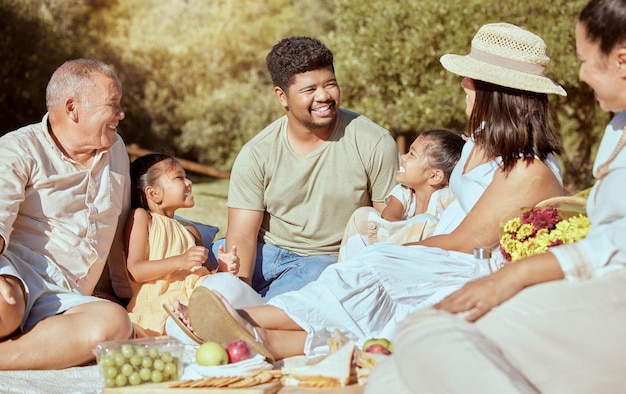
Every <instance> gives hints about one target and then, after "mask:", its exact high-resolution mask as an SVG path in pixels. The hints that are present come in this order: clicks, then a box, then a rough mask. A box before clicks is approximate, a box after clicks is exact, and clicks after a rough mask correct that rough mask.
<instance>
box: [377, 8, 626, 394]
mask: <svg viewBox="0 0 626 394" xmlns="http://www.w3.org/2000/svg"><path fill="white" fill-rule="evenodd" d="M576 49H577V54H578V57H579V59H580V61H581V65H580V72H579V76H580V79H581V80H582V81H583V82H586V83H587V84H589V85H590V86H591V88H592V89H593V90H594V91H595V94H596V98H597V100H598V102H599V103H600V106H601V107H602V109H604V110H605V111H611V112H616V113H618V114H617V115H616V116H615V117H614V118H613V120H611V122H610V123H609V125H608V126H607V128H606V130H605V133H604V137H603V139H602V142H601V143H600V147H599V149H598V153H597V157H596V160H595V164H594V168H593V175H594V176H595V177H596V178H597V181H596V183H595V185H594V187H593V188H592V190H591V192H590V194H589V198H588V202H587V214H588V216H589V219H590V221H591V223H592V226H591V230H590V231H589V233H588V235H587V237H586V238H585V239H583V240H580V241H578V242H575V243H572V244H568V245H560V246H556V247H552V248H550V251H549V252H546V253H544V254H541V255H536V256H532V257H528V258H525V259H522V260H519V261H517V262H515V264H511V265H507V266H505V267H504V268H503V269H501V270H500V271H498V272H496V273H494V274H492V275H489V276H487V277H485V278H482V279H479V280H477V281H475V282H472V283H469V284H467V285H466V286H464V287H463V288H462V289H461V290H459V291H457V292H455V293H453V294H452V295H451V296H449V297H448V298H446V299H445V300H444V301H443V302H441V303H440V304H438V305H437V306H436V307H435V308H434V309H432V310H427V311H422V312H419V313H416V314H414V315H412V316H410V317H409V318H408V319H407V320H406V321H405V322H404V323H402V324H401V325H400V327H399V328H398V331H397V334H396V338H395V340H396V342H395V343H394V346H395V348H396V349H398V351H397V352H396V353H395V354H394V355H393V356H392V357H390V358H389V359H388V360H387V361H386V362H384V363H383V364H381V365H380V366H379V367H378V368H377V369H376V370H375V371H374V374H373V375H372V376H370V380H369V383H370V385H369V387H368V390H366V392H372V393H379V392H382V390H383V389H384V390H387V391H389V392H393V393H408V392H422V393H438V392H441V393H460V392H468V391H471V392H476V393H537V392H541V393H556V392H558V393H568V394H571V393H623V392H626V378H624V360H626V335H624V327H626V269H625V268H626V243H624V238H623V237H624V233H626V204H625V201H626V200H624V197H623V194H624V181H625V180H626V149H624V146H625V145H626V0H592V1H591V2H589V3H588V4H587V5H586V6H585V8H584V9H583V10H582V12H581V13H580V15H579V17H578V24H577V27H576ZM457 314H461V315H460V316H465V318H464V319H463V318H459V315H457ZM420 355H424V357H420Z"/></svg>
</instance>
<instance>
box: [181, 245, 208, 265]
mask: <svg viewBox="0 0 626 394" xmlns="http://www.w3.org/2000/svg"><path fill="white" fill-rule="evenodd" d="M180 257H181V262H182V267H181V268H182V269H186V270H193V269H194V268H196V267H201V266H202V265H203V264H204V262H205V261H206V260H207V258H209V250H208V249H207V248H205V247H204V246H192V247H191V248H189V250H188V251H186V252H185V253H183V254H182V255H181V256H180Z"/></svg>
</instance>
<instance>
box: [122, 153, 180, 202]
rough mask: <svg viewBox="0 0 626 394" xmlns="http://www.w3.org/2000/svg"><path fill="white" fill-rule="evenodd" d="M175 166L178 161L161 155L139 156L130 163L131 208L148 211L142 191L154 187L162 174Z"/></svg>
mask: <svg viewBox="0 0 626 394" xmlns="http://www.w3.org/2000/svg"><path fill="white" fill-rule="evenodd" d="M157 164H159V165H157ZM177 164H178V160H176V159H175V158H174V157H172V156H170V155H166V154H163V153H151V154H148V155H145V156H141V157H139V158H137V159H135V160H134V161H133V162H132V163H130V183H131V188H130V190H131V192H130V198H131V207H132V208H143V209H145V210H147V211H149V207H148V201H146V196H145V193H144V190H146V187H148V186H154V185H155V184H156V181H157V179H158V178H159V177H160V176H161V175H162V174H163V172H165V171H167V170H169V169H171V168H173V167H174V166H176V165H177Z"/></svg>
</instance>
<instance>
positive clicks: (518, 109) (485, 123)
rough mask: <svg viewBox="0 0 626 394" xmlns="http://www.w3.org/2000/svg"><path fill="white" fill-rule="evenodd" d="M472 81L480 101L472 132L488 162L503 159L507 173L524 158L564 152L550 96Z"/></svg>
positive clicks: (475, 103)
mask: <svg viewBox="0 0 626 394" xmlns="http://www.w3.org/2000/svg"><path fill="white" fill-rule="evenodd" d="M472 81H473V82H474V89H475V90H476V100H475V102H474V108H473V110H472V114H471V116H470V119H469V122H468V132H469V133H470V134H473V135H474V140H475V142H476V144H478V145H480V146H481V147H482V148H483V149H484V150H485V154H486V155H487V158H488V159H495V158H496V157H498V156H500V157H501V158H502V170H503V171H504V172H509V171H511V170H512V169H513V167H515V163H516V162H517V160H519V159H520V158H522V157H523V158H526V159H527V160H530V159H532V158H538V159H540V160H545V159H546V158H547V157H548V155H549V154H550V153H553V154H559V153H561V145H560V142H559V139H558V138H557V136H556V134H555V133H554V131H553V129H552V127H551V119H550V117H551V116H552V114H551V112H550V110H549V106H548V95H547V94H545V93H533V92H528V91H524V90H517V89H511V88H505V87H502V86H499V85H494V84H491V83H487V82H483V81H478V80H472ZM479 130H480V131H479Z"/></svg>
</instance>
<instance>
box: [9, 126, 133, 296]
mask: <svg viewBox="0 0 626 394" xmlns="http://www.w3.org/2000/svg"><path fill="white" fill-rule="evenodd" d="M47 124H48V115H47V114H46V115H45V116H44V117H43V120H42V121H41V123H38V124H33V125H29V126H26V127H23V128H21V129H19V130H16V131H14V132H10V133H8V134H5V135H4V136H2V137H1V138H0V174H1V175H0V190H1V191H2V192H1V193H0V236H2V237H3V238H4V240H5V244H6V246H5V251H3V252H4V254H5V257H7V258H8V259H9V260H10V261H11V263H12V264H13V265H14V266H19V264H28V261H23V260H22V259H21V258H20V256H23V255H24V254H23V253H21V252H20V250H23V248H24V247H26V248H28V249H30V250H32V251H34V252H36V253H37V254H38V255H40V256H41V258H42V259H45V260H46V261H47V262H48V264H50V265H51V268H50V269H54V268H55V267H56V268H57V269H58V270H59V271H60V272H61V273H62V274H63V276H64V278H65V283H59V285H61V286H63V287H65V288H67V289H68V290H74V289H79V290H80V291H82V292H83V293H84V294H91V293H92V292H93V289H94V287H95V285H96V283H97V281H98V279H99V278H100V275H101V273H102V270H103V268H104V264H105V262H106V260H107V256H108V255H109V250H110V249H111V248H112V245H115V246H114V247H115V254H116V256H118V257H120V256H121V257H123V253H122V250H123V249H122V244H121V243H120V241H121V236H120V234H119V233H118V237H117V238H116V239H115V234H116V231H118V225H120V224H121V226H119V228H120V229H121V228H122V226H123V221H122V222H120V216H123V217H124V219H125V215H126V214H127V212H128V210H129V208H130V172H129V160H128V154H127V153H126V147H125V145H124V141H123V140H122V138H121V137H119V136H117V137H116V141H115V143H114V144H113V146H112V147H111V148H110V149H108V150H105V151H101V152H99V153H98V154H97V155H96V157H95V158H94V160H93V164H92V166H91V167H90V168H85V167H83V166H82V165H81V164H79V163H77V162H75V161H73V160H71V159H69V158H67V157H66V156H65V155H64V154H63V153H62V152H61V151H60V150H59V148H58V147H57V145H56V143H55V142H54V141H53V139H52V138H51V136H50V133H49V132H48V127H47ZM114 239H115V240H116V242H115V244H114ZM117 264H118V265H119V264H122V266H123V265H124V261H123V260H121V261H119V260H118V261H117Z"/></svg>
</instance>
